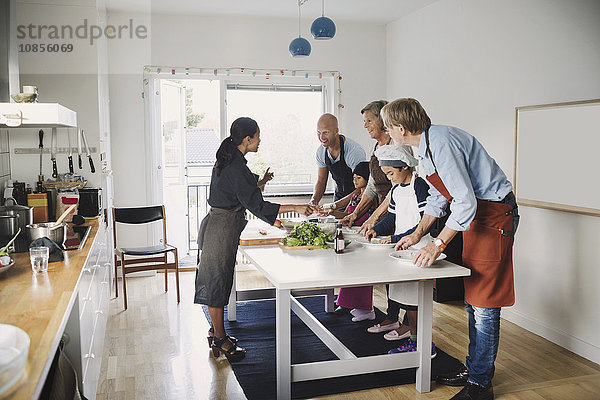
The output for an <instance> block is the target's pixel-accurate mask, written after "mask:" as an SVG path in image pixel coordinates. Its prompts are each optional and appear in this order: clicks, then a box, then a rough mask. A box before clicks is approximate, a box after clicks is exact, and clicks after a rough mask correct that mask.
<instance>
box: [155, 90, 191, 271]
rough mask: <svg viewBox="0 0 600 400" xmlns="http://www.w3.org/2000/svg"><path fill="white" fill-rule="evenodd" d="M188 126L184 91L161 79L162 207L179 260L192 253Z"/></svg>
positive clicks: (169, 235) (168, 237) (169, 239)
mask: <svg viewBox="0 0 600 400" xmlns="http://www.w3.org/2000/svg"><path fill="white" fill-rule="evenodd" d="M185 122H186V120H185V89H184V87H183V86H182V85H180V84H178V83H176V82H172V81H168V80H164V79H162V80H161V81H160V129H161V136H162V168H161V169H160V171H161V172H159V174H160V175H162V179H161V180H162V193H163V203H164V205H165V208H166V214H167V241H168V242H169V244H171V245H173V246H175V247H177V249H178V254H179V258H180V260H181V259H182V258H184V257H185V256H186V255H187V254H188V252H189V245H188V240H187V238H188V223H187V219H188V211H187V166H186V137H185V130H186V127H185Z"/></svg>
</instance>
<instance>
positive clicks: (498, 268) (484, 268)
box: [427, 172, 515, 308]
mask: <svg viewBox="0 0 600 400" xmlns="http://www.w3.org/2000/svg"><path fill="white" fill-rule="evenodd" d="M427 180H428V181H429V182H430V183H431V184H432V185H433V187H435V188H436V189H437V190H438V191H439V192H440V193H441V194H442V195H443V196H444V197H445V198H446V199H447V200H448V202H451V201H452V196H450V193H449V192H448V189H446V186H445V185H444V183H443V182H442V180H441V179H440V176H439V175H438V173H437V172H435V173H434V174H432V175H429V176H427ZM511 212H512V206H510V205H509V204H504V203H495V202H491V201H486V200H480V199H477V212H476V213H475V218H474V219H473V222H471V225H470V227H469V230H467V231H464V232H463V256H462V258H463V265H464V266H465V267H467V268H469V269H470V270H471V276H467V277H465V278H464V282H465V301H466V302H467V303H469V304H470V305H472V306H475V307H482V308H496V307H506V306H512V305H513V304H514V303H515V289H514V279H513V262H512V248H513V222H512V214H511Z"/></svg>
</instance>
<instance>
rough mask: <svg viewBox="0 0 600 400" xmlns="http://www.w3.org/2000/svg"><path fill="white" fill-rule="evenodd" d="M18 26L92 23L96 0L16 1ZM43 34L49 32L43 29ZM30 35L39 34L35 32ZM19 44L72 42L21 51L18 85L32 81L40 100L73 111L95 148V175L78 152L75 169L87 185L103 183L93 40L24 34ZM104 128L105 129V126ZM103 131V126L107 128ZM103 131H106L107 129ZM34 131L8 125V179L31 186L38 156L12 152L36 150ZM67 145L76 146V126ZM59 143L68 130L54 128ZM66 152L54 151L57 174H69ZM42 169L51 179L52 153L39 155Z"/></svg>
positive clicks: (46, 144) (47, 144)
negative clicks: (62, 48)
mask: <svg viewBox="0 0 600 400" xmlns="http://www.w3.org/2000/svg"><path fill="white" fill-rule="evenodd" d="M16 16H17V24H19V25H24V26H28V25H29V24H34V25H36V26H37V25H57V26H61V25H68V26H72V27H76V26H78V25H81V24H82V23H83V21H84V19H87V20H88V24H96V23H97V18H98V11H97V8H96V5H95V3H93V2H90V3H89V4H79V5H70V6H67V5H55V4H39V3H27V2H24V1H19V2H18V3H17V15H16ZM46 32H47V31H46ZM34 35H35V36H37V33H35V31H34ZM18 42H19V43H20V44H27V43H31V44H40V43H44V44H49V43H52V44H55V43H59V44H67V43H69V44H72V45H73V51H72V52H69V53H66V52H53V53H48V52H44V53H41V52H21V53H19V69H20V77H21V84H22V85H35V86H37V87H38V89H39V102H42V103H60V104H62V105H64V106H65V107H68V108H70V109H71V110H73V111H76V112H77V122H78V125H79V127H80V128H82V129H83V130H84V131H85V133H86V139H87V141H88V144H89V146H90V147H95V148H96V149H97V150H96V153H94V154H92V157H93V160H94V166H95V167H96V173H94V174H92V173H91V172H90V167H89V163H88V160H87V159H86V158H87V157H85V155H84V156H83V162H84V164H83V168H82V169H81V170H80V169H79V168H78V167H77V161H76V159H77V155H76V152H75V156H74V169H75V173H78V174H81V175H82V176H83V177H84V178H85V179H86V180H87V181H88V186H89V187H99V186H100V184H101V171H100V154H99V153H100V118H101V116H100V113H99V103H98V101H99V96H98V95H99V83H98V82H99V77H98V63H99V60H98V48H97V43H98V42H96V43H94V44H93V45H90V44H89V42H88V39H85V40H84V39H77V38H75V39H71V40H69V39H66V40H59V39H53V40H48V39H41V40H40V39H37V38H30V37H28V36H27V37H25V38H23V39H19V40H18ZM105 128H106V127H105ZM106 131H107V130H106ZM106 131H105V132H106ZM37 132H38V129H23V128H19V129H12V130H11V131H10V148H11V170H12V178H13V179H15V180H19V181H24V182H27V183H29V184H32V187H33V188H35V182H36V181H37V176H38V173H39V155H35V154H33V155H26V154H14V148H16V147H25V148H37V147H38V134H37ZM44 132H45V136H44V147H46V148H49V147H50V137H51V129H44ZM70 134H71V145H73V146H75V149H76V146H77V141H76V135H75V130H74V129H71V132H70ZM57 144H58V146H59V147H67V146H68V139H67V132H66V129H60V128H59V129H58V131H57ZM67 156H68V155H67V154H57V156H56V160H57V165H58V172H59V173H65V172H68V162H67ZM42 167H43V173H44V176H45V177H46V179H48V178H51V177H52V163H51V161H50V155H49V154H47V155H44V157H43V164H42Z"/></svg>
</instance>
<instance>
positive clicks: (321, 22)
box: [310, 0, 335, 40]
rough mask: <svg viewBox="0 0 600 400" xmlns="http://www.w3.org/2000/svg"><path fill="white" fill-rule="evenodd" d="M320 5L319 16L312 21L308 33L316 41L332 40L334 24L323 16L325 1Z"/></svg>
mask: <svg viewBox="0 0 600 400" xmlns="http://www.w3.org/2000/svg"><path fill="white" fill-rule="evenodd" d="M321 4H322V7H321V16H320V17H319V18H317V19H315V20H314V21H313V23H312V25H311V27H310V33H311V34H312V36H313V38H315V39H316V40H328V39H332V38H333V37H334V36H335V24H334V23H333V21H332V20H331V19H330V18H327V17H326V16H325V0H322V3H321Z"/></svg>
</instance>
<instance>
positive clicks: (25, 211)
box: [0, 198, 33, 233]
mask: <svg viewBox="0 0 600 400" xmlns="http://www.w3.org/2000/svg"><path fill="white" fill-rule="evenodd" d="M9 200H12V201H13V205H8V201H9ZM0 215H14V216H16V217H17V218H18V227H19V228H21V230H22V231H25V230H26V229H25V227H26V226H27V225H29V224H32V223H33V207H28V206H22V205H19V204H17V203H16V202H15V201H14V199H12V198H10V199H6V203H5V205H4V206H2V207H0ZM15 233H17V231H15Z"/></svg>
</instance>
